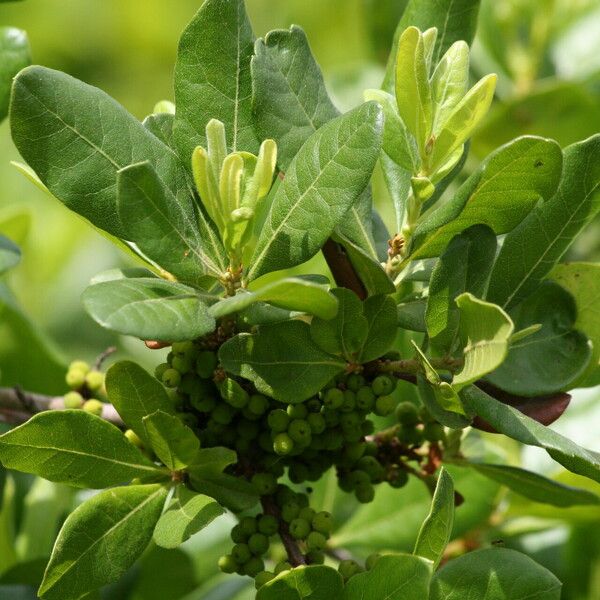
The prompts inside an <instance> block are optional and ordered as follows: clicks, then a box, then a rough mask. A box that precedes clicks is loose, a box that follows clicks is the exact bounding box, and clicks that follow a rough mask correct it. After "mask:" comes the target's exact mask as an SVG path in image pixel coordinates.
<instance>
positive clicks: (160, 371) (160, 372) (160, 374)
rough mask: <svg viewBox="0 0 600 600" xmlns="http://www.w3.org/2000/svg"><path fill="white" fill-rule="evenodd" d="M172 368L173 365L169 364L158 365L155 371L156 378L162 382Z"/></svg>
mask: <svg viewBox="0 0 600 600" xmlns="http://www.w3.org/2000/svg"><path fill="white" fill-rule="evenodd" d="M170 367H171V365H169V363H160V365H157V366H156V368H155V369H154V376H155V377H156V379H158V380H159V381H162V377H163V374H164V372H165V371H166V370H167V369H169V368H170Z"/></svg>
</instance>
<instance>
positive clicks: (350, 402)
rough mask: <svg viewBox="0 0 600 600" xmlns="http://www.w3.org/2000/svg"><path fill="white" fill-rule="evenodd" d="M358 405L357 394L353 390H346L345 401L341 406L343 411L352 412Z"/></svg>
mask: <svg viewBox="0 0 600 600" xmlns="http://www.w3.org/2000/svg"><path fill="white" fill-rule="evenodd" d="M355 407H356V394H355V393H354V392H353V391H352V390H345V391H344V402H343V403H342V406H340V410H341V411H342V412H351V411H353V410H354V408H355Z"/></svg>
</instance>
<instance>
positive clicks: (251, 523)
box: [239, 517, 258, 537]
mask: <svg viewBox="0 0 600 600" xmlns="http://www.w3.org/2000/svg"><path fill="white" fill-rule="evenodd" d="M239 526H240V531H242V532H243V534H244V535H245V536H246V537H250V536H251V535H252V534H253V533H256V531H257V527H258V524H257V522H256V519H255V518H254V517H244V518H243V519H241V520H240V522H239Z"/></svg>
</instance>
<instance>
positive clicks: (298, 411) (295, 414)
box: [287, 404, 308, 419]
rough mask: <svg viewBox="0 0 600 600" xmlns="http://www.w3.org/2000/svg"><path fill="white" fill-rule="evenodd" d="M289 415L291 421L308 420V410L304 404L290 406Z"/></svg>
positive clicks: (288, 408)
mask: <svg viewBox="0 0 600 600" xmlns="http://www.w3.org/2000/svg"><path fill="white" fill-rule="evenodd" d="M287 414H288V415H289V417H290V419H306V417H307V415H308V409H307V408H306V406H305V405H304V404H290V405H289V406H288V407H287Z"/></svg>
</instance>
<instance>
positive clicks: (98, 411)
mask: <svg viewBox="0 0 600 600" xmlns="http://www.w3.org/2000/svg"><path fill="white" fill-rule="evenodd" d="M103 406H104V404H103V403H102V402H100V400H86V402H84V403H83V410H85V412H88V413H90V414H92V415H96V416H97V417H101V416H102V407H103Z"/></svg>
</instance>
